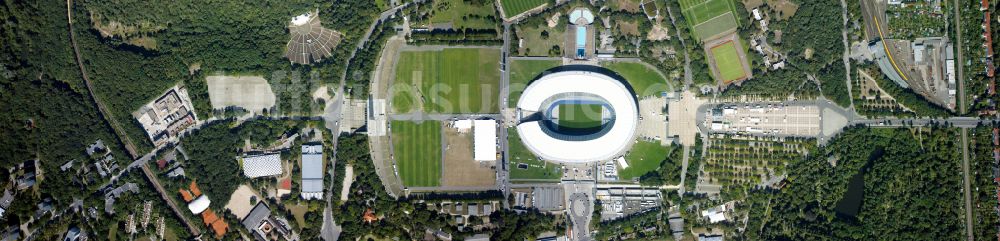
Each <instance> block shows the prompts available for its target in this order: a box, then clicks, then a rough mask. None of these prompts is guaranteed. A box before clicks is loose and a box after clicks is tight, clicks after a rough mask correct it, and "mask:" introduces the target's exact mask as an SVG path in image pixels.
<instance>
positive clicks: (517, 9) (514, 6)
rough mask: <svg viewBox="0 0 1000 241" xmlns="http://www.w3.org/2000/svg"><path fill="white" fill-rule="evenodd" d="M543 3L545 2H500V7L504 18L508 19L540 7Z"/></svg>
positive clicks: (541, 0) (520, 0)
mask: <svg viewBox="0 0 1000 241" xmlns="http://www.w3.org/2000/svg"><path fill="white" fill-rule="evenodd" d="M544 3H545V0H500V5H501V6H503V12H504V14H505V15H507V16H504V17H508V18H509V17H513V16H516V15H518V14H521V13H523V12H524V11H528V10H530V9H532V8H535V7H538V6H541V5H542V4H544Z"/></svg>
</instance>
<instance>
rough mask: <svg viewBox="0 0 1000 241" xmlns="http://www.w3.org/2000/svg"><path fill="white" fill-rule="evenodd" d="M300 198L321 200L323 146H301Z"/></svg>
mask: <svg viewBox="0 0 1000 241" xmlns="http://www.w3.org/2000/svg"><path fill="white" fill-rule="evenodd" d="M301 196H302V198H303V199H323V145H321V144H308V145H302V195H301Z"/></svg>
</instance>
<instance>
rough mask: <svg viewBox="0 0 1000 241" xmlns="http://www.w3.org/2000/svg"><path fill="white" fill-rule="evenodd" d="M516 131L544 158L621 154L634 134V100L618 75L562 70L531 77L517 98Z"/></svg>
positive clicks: (581, 159)
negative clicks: (616, 77) (530, 81)
mask: <svg viewBox="0 0 1000 241" xmlns="http://www.w3.org/2000/svg"><path fill="white" fill-rule="evenodd" d="M517 119H518V120H519V122H518V123H519V124H518V125H517V132H518V134H519V135H521V140H522V142H523V143H524V145H525V147H527V148H528V149H529V150H530V151H531V152H533V153H535V154H536V155H537V156H538V157H540V158H541V159H544V160H548V161H553V162H561V163H588V162H595V161H601V160H610V159H612V158H614V157H616V156H619V155H621V154H622V153H623V152H624V151H626V150H627V149H628V147H629V146H630V145H631V143H632V142H633V141H634V140H635V136H636V129H637V126H638V121H639V120H638V104H637V101H636V99H635V95H634V94H633V93H632V91H631V90H630V89H629V87H628V86H626V85H625V83H623V82H622V81H619V80H617V79H615V78H612V77H610V76H607V75H604V74H601V73H597V72H592V71H579V70H573V71H562V72H556V73H552V74H548V75H545V76H542V77H541V78H539V79H537V80H535V81H534V82H532V83H531V84H530V85H528V87H527V88H526V89H525V90H524V92H523V93H522V94H521V97H520V98H519V99H518V102H517Z"/></svg>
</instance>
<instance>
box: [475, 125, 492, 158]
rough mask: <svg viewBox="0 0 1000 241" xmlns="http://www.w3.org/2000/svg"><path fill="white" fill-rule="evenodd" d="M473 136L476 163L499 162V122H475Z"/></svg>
mask: <svg viewBox="0 0 1000 241" xmlns="http://www.w3.org/2000/svg"><path fill="white" fill-rule="evenodd" d="M474 122H475V123H473V128H474V130H473V132H474V133H473V136H474V138H475V142H473V147H474V149H475V155H474V156H475V160H476V161H496V160H497V121H495V120H475V121H474Z"/></svg>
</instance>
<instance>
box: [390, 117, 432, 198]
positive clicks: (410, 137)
mask: <svg viewBox="0 0 1000 241" xmlns="http://www.w3.org/2000/svg"><path fill="white" fill-rule="evenodd" d="M391 137H392V146H393V156H394V157H395V159H396V168H397V170H398V171H399V178H400V179H402V180H403V185H405V186H407V187H433V186H439V185H440V183H441V123H440V122H437V121H424V122H422V123H420V124H417V123H416V122H410V121H392V136H391Z"/></svg>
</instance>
